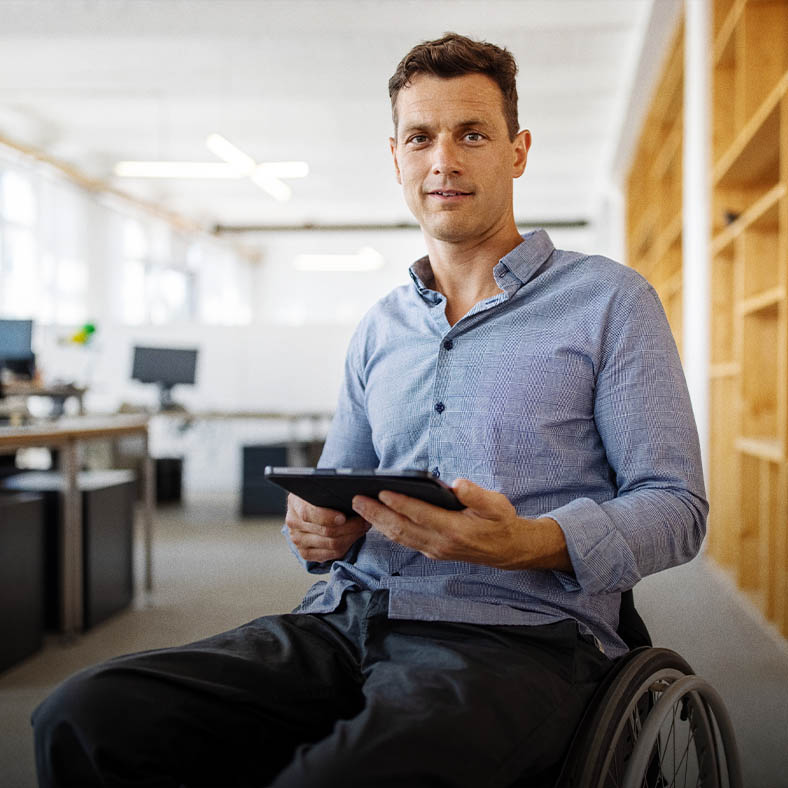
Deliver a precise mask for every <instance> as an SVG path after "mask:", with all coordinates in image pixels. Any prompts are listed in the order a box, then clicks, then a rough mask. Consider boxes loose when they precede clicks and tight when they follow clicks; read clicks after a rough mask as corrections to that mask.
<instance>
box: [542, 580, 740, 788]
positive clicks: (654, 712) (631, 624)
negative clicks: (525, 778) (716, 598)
mask: <svg viewBox="0 0 788 788" xmlns="http://www.w3.org/2000/svg"><path fill="white" fill-rule="evenodd" d="M618 632H619V635H620V636H621V638H622V640H624V642H625V643H626V644H627V645H628V646H629V647H630V649H631V651H629V652H628V653H627V654H626V655H624V656H623V657H620V658H619V659H618V660H616V661H615V663H614V666H613V667H612V668H611V670H610V672H609V673H608V675H607V676H606V677H605V679H604V680H603V681H602V683H601V684H600V686H599V687H598V688H597V690H596V692H595V694H594V696H593V698H592V700H591V702H590V703H589V706H588V708H587V710H586V712H585V714H584V716H583V718H582V720H581V721H580V723H579V725H578V727H577V730H576V731H575V734H574V738H573V740H572V743H571V744H570V746H569V750H568V753H567V756H566V757H565V759H564V761H563V763H562V764H560V765H559V766H558V767H555V768H554V769H552V770H550V772H548V773H545V774H543V775H541V776H540V778H538V779H537V780H536V782H534V781H533V780H531V781H529V783H528V785H529V786H531V788H673V787H674V786H675V788H683V787H684V786H702V788H742V785H743V784H742V776H741V765H740V762H739V754H738V750H737V747H736V740H735V736H734V732H733V726H732V724H731V721H730V717H729V716H728V713H727V710H726V709H725V705H724V703H723V701H722V699H721V697H720V696H719V694H718V693H717V691H716V690H715V689H714V688H713V687H712V686H711V685H710V684H709V683H708V682H706V681H704V680H703V679H702V678H701V677H699V676H696V675H695V674H694V672H693V670H692V668H690V666H689V665H688V664H687V662H686V661H685V660H684V659H683V658H682V657H680V656H679V655H678V654H676V652H674V651H671V650H670V649H666V648H655V647H653V645H652V643H651V638H650V636H649V634H648V630H647V629H646V626H645V624H644V623H643V620H642V619H641V618H640V615H639V614H638V612H637V610H635V605H634V600H633V596H632V591H631V590H630V591H627V592H626V593H624V594H622V600H621V614H620V619H619V628H618Z"/></svg>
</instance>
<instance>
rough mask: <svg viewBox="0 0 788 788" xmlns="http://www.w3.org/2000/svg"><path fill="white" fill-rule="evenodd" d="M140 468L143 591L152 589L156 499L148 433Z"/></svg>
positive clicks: (149, 591)
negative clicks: (143, 548)
mask: <svg viewBox="0 0 788 788" xmlns="http://www.w3.org/2000/svg"><path fill="white" fill-rule="evenodd" d="M142 462H143V468H142V506H143V509H142V523H143V529H144V538H145V592H146V594H150V593H151V592H152V591H153V509H154V506H155V501H156V474H155V472H154V459H153V457H151V456H150V451H149V447H148V434H147V432H146V433H145V437H144V455H143V461H142Z"/></svg>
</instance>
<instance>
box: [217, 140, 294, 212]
mask: <svg viewBox="0 0 788 788" xmlns="http://www.w3.org/2000/svg"><path fill="white" fill-rule="evenodd" d="M205 144H206V146H207V147H208V150H209V151H211V153H215V154H216V155H217V156H218V157H219V158H220V159H224V160H225V161H226V162H227V163H228V164H229V165H230V166H231V167H233V168H235V170H236V171H237V172H238V173H239V174H240V175H244V176H249V178H251V180H252V183H254V184H256V185H257V186H259V187H260V188H261V189H262V190H263V191H265V192H268V194H270V195H271V196H272V197H273V198H274V199H276V200H279V201H280V202H285V200H289V199H290V197H291V195H292V193H293V192H292V190H291V188H290V187H289V186H288V185H287V184H286V183H282V181H281V180H279V179H280V178H303V177H304V176H305V175H307V173H308V172H309V167H308V165H307V163H306V162H303V161H281V162H263V163H262V164H259V165H258V164H257V163H256V162H255V160H254V159H253V158H252V157H251V156H248V155H247V154H246V153H244V152H243V151H242V150H241V149H240V148H236V147H235V145H233V144H232V142H230V141H229V140H228V139H225V138H224V137H222V135H221V134H209V135H208V137H207V138H206V140H205Z"/></svg>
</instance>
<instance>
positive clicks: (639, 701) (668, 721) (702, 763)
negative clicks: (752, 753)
mask: <svg viewBox="0 0 788 788" xmlns="http://www.w3.org/2000/svg"><path fill="white" fill-rule="evenodd" d="M684 678H686V674H685V673H683V672H682V671H680V670H677V669H675V668H665V669H662V670H659V671H657V672H655V673H654V674H652V675H651V676H649V677H648V678H647V679H645V680H644V681H643V683H642V684H641V685H640V686H639V687H638V688H637V691H636V692H634V693H633V695H632V699H631V701H630V702H629V704H628V705H627V707H626V709H625V710H624V714H623V715H622V717H621V719H620V722H619V723H618V725H617V726H616V729H615V732H614V735H613V738H612V741H611V744H610V747H609V748H608V750H607V752H606V753H605V759H604V761H603V768H602V770H601V772H600V781H599V783H598V788H623V786H624V785H625V782H624V781H625V777H626V770H627V766H628V764H629V760H630V756H631V755H632V752H633V750H634V748H635V746H636V745H637V743H638V741H639V740H640V738H641V734H642V731H643V726H644V724H645V720H646V717H647V715H648V714H649V713H650V712H651V711H652V710H653V709H655V707H656V706H657V704H659V703H660V700H661V698H662V697H663V695H664V694H665V693H666V692H667V690H668V689H669V688H670V687H671V686H672V685H673V684H674V683H675V682H676V681H679V680H681V679H684ZM662 714H663V715H664V716H665V721H664V724H663V725H661V726H660V728H659V730H658V732H657V733H656V734H654V732H651V733H650V735H651V736H653V738H654V742H653V746H652V747H651V750H652V752H651V757H650V759H649V763H648V768H647V769H644V773H643V775H642V781H641V782H639V783H632V782H630V783H629V785H638V788H689V786H693V787H694V788H700V787H702V788H706V787H707V786H715V788H716V786H719V784H720V783H719V779H718V771H717V764H716V760H715V748H714V743H713V737H714V731H713V728H712V723H711V721H710V718H709V715H708V713H707V711H706V709H705V706H704V704H703V703H702V701H701V700H700V698H699V697H698V696H697V695H696V694H695V693H690V694H688V695H683V696H682V697H681V698H679V699H678V700H676V701H675V703H672V709H671V710H670V713H666V709H665V708H664V707H663V708H662ZM652 727H653V726H652ZM642 744H644V742H643V743H642Z"/></svg>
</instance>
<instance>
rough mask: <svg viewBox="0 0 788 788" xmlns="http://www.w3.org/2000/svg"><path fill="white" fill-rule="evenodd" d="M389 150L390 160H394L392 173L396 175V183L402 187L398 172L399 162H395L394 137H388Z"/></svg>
mask: <svg viewBox="0 0 788 788" xmlns="http://www.w3.org/2000/svg"><path fill="white" fill-rule="evenodd" d="M389 148H391V158H392V159H394V172H395V173H396V174H397V183H398V184H400V186H401V185H402V176H401V175H400V171H399V162H398V161H397V141H396V140H395V139H394V137H389Z"/></svg>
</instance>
